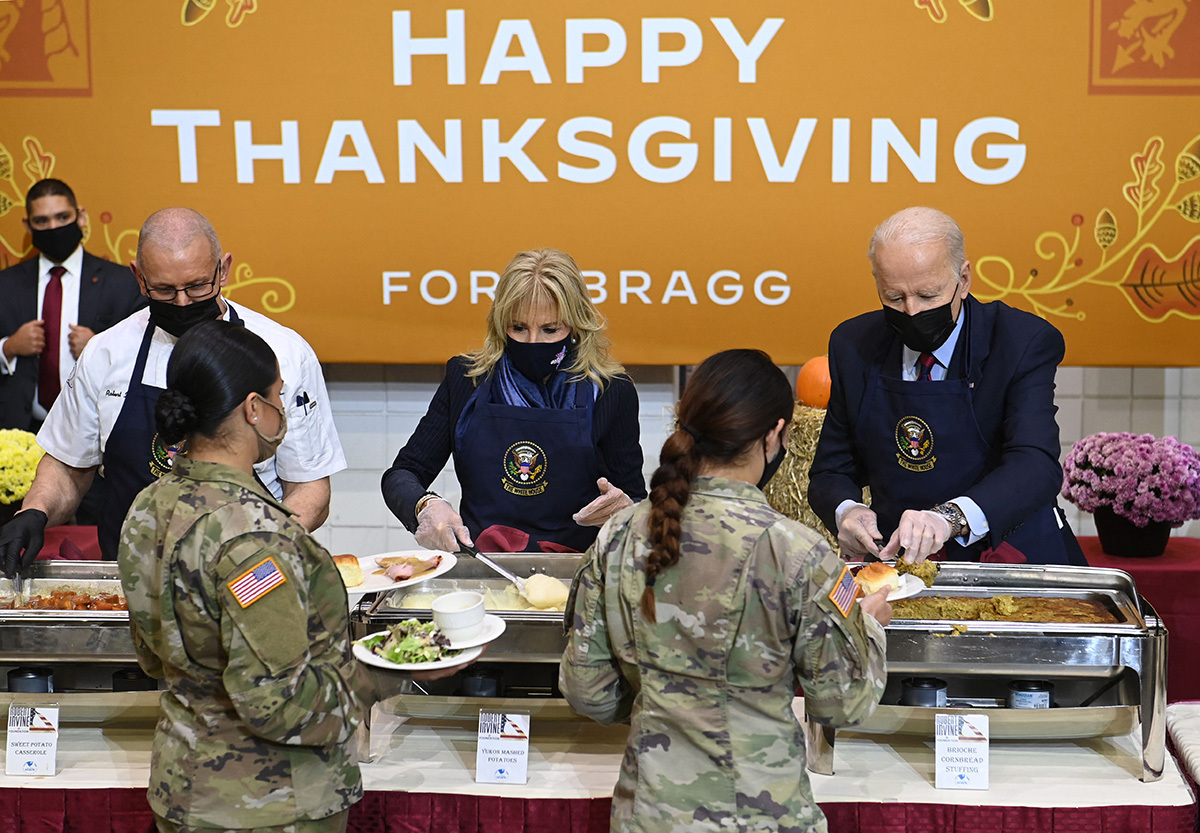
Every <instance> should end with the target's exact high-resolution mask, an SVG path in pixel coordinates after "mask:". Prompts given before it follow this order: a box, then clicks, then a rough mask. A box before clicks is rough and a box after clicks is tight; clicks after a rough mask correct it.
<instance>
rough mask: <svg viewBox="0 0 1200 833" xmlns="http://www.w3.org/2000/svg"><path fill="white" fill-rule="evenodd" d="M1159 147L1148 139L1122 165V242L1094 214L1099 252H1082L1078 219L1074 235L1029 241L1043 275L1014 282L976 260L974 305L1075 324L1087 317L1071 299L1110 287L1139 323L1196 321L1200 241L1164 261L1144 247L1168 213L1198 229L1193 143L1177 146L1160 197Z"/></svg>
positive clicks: (1198, 139)
mask: <svg viewBox="0 0 1200 833" xmlns="http://www.w3.org/2000/svg"><path fill="white" fill-rule="evenodd" d="M1165 146H1166V145H1165V142H1164V141H1163V139H1162V137H1161V136H1152V137H1151V138H1150V139H1148V140H1147V141H1146V144H1145V147H1143V148H1142V150H1141V152H1140V153H1134V154H1133V155H1131V156H1130V158H1129V165H1130V167H1131V168H1132V169H1133V173H1134V181H1133V182H1127V183H1125V184H1124V185H1123V186H1122V194H1123V196H1124V197H1125V199H1126V200H1127V201H1128V203H1129V204H1130V205H1131V206H1132V207H1133V211H1134V219H1135V220H1136V221H1137V222H1136V225H1137V227H1136V229H1135V230H1134V231H1133V233H1132V234H1131V235H1130V237H1129V239H1128V240H1122V239H1121V237H1120V235H1119V233H1118V230H1119V228H1120V225H1121V224H1120V222H1119V220H1118V217H1117V214H1116V212H1114V211H1113V210H1111V209H1109V208H1107V207H1106V208H1102V209H1101V210H1100V211H1099V212H1098V213H1097V214H1096V218H1095V220H1094V221H1093V225H1092V238H1093V239H1094V240H1095V243H1096V247H1097V249H1098V250H1099V251H1098V252H1093V253H1091V254H1088V253H1086V252H1083V251H1081V250H1080V246H1081V244H1082V242H1083V239H1084V238H1083V235H1082V234H1081V230H1082V227H1083V226H1084V224H1085V223H1086V218H1085V217H1084V215H1083V214H1076V215H1074V216H1073V217H1072V218H1071V225H1072V226H1073V227H1074V231H1072V232H1069V233H1063V232H1059V231H1044V232H1042V233H1041V234H1039V235H1038V236H1037V238H1036V239H1035V240H1034V244H1033V251H1034V253H1035V254H1036V255H1037V257H1038V258H1040V259H1041V260H1043V261H1046V262H1047V263H1048V264H1050V266H1051V268H1049V269H1045V270H1042V269H1037V268H1032V269H1029V270H1028V273H1027V274H1026V275H1025V276H1020V277H1019V276H1018V275H1017V269H1016V268H1015V267H1014V266H1013V264H1012V261H1010V260H1009V259H1007V258H1004V257H999V256H994V255H985V256H983V257H980V258H977V259H976V261H975V277H976V279H977V282H976V283H975V284H974V291H975V294H976V295H977V296H978V297H979V298H980V299H981V300H1001V299H1004V298H1010V297H1012V296H1017V297H1018V298H1020V299H1021V300H1022V301H1024V302H1025V304H1027V305H1028V306H1029V307H1030V308H1031V309H1032V310H1033V312H1035V313H1036V314H1038V315H1040V316H1042V317H1043V318H1047V317H1049V316H1059V317H1062V318H1073V319H1075V320H1076V321H1083V320H1085V319H1086V318H1087V311H1086V310H1085V309H1083V308H1082V306H1081V305H1080V304H1078V303H1077V298H1075V297H1072V293H1074V292H1075V290H1078V289H1079V288H1081V287H1085V286H1091V287H1110V288H1113V289H1116V290H1119V291H1120V292H1121V293H1122V296H1123V297H1124V298H1125V299H1126V300H1127V301H1128V302H1129V304H1130V306H1131V307H1132V308H1133V310H1134V312H1135V313H1136V314H1137V315H1138V316H1139V317H1140V318H1142V319H1143V320H1144V321H1148V322H1151V323H1158V322H1160V321H1162V320H1163V319H1164V318H1166V317H1168V316H1170V315H1177V316H1181V317H1183V318H1187V319H1191V320H1200V299H1198V296H1200V277H1198V276H1197V268H1198V265H1200V264H1198V257H1197V253H1198V252H1200V235H1197V236H1194V237H1192V239H1191V240H1189V241H1187V242H1186V243H1184V245H1183V249H1182V250H1181V252H1180V254H1179V255H1178V256H1177V257H1175V258H1174V259H1168V258H1166V257H1164V256H1163V254H1162V252H1161V251H1160V250H1159V249H1157V248H1155V247H1154V245H1153V244H1152V243H1150V240H1149V235H1150V233H1151V232H1152V231H1153V230H1154V227H1155V225H1156V224H1157V223H1158V221H1159V220H1161V219H1162V218H1163V216H1164V215H1167V216H1168V217H1170V216H1173V212H1178V214H1179V216H1180V217H1181V218H1182V219H1184V220H1187V221H1189V222H1192V223H1197V224H1200V190H1191V189H1194V188H1195V186H1194V185H1187V183H1190V182H1192V181H1193V180H1196V179H1200V136H1193V137H1192V138H1191V139H1190V140H1189V141H1188V142H1186V143H1184V146H1183V149H1182V150H1181V151H1179V153H1178V155H1177V156H1176V157H1175V165H1174V172H1175V181H1174V182H1173V183H1172V184H1171V186H1170V188H1168V189H1166V193H1163V189H1162V188H1161V187H1160V180H1161V178H1162V175H1163V173H1164V172H1165V171H1166V166H1165V165H1164V164H1163V161H1162V152H1163V149H1164V148H1165ZM1185 186H1186V188H1187V190H1185ZM1126 228H1128V225H1127V226H1126ZM989 290H990V291H989Z"/></svg>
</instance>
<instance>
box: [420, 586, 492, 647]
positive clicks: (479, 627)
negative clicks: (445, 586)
mask: <svg viewBox="0 0 1200 833" xmlns="http://www.w3.org/2000/svg"><path fill="white" fill-rule="evenodd" d="M430 608H431V609H432V610H433V621H434V623H435V624H436V625H437V626H438V630H440V631H441V632H442V633H443V634H445V635H446V638H447V639H449V640H450V641H451V642H462V641H465V640H468V639H471V638H473V637H475V636H478V635H479V634H480V633H482V632H483V613H484V611H483V594H482V593H476V592H474V591H473V590H460V591H458V592H457V593H447V594H446V595H444V596H438V597H437V598H436V599H434V600H433V604H431V605H430Z"/></svg>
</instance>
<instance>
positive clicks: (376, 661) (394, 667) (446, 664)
mask: <svg viewBox="0 0 1200 833" xmlns="http://www.w3.org/2000/svg"><path fill="white" fill-rule="evenodd" d="M372 636H374V634H372ZM363 638H364V639H369V638H370V637H363ZM360 641H361V640H360ZM353 650H354V657H355V659H357V660H358V661H359V662H365V663H366V664H367V665H374V666H375V667H376V668H386V669H387V670H388V671H437V670H439V669H441V668H454V667H455V666H458V665H463V664H465V663H468V662H470V661H471V660H473V659H475V658H476V657H477V656H479V655H480V654H482V653H483V646H482V645H477V646H475V647H474V648H467V649H466V650H465V651H463V652H462V653H459V654H455V655H454V656H452V657H447V658H446V659H439V660H437V661H436V662H388V661H387V660H386V659H384V658H383V657H381V656H379V655H378V654H374V653H371V649H370V648H366V647H364V646H362V645H360V644H359V643H358V642H355V643H354V645H353Z"/></svg>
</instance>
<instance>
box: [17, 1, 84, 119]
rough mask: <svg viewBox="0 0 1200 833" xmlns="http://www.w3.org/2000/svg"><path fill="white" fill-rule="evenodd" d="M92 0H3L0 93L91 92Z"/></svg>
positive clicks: (69, 93)
mask: <svg viewBox="0 0 1200 833" xmlns="http://www.w3.org/2000/svg"><path fill="white" fill-rule="evenodd" d="M88 14H89V9H88V0H0V95H8V96H21V95H72V96H90V95H91V94H92V69H91V63H92V62H91V31H90V26H89V19H88Z"/></svg>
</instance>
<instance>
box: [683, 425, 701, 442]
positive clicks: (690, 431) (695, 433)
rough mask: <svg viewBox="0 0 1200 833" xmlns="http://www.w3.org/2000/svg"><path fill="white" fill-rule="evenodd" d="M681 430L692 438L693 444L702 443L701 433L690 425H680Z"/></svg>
mask: <svg viewBox="0 0 1200 833" xmlns="http://www.w3.org/2000/svg"><path fill="white" fill-rule="evenodd" d="M679 430H680V431H683V432H684V433H685V434H688V435H690V436H691V438H692V441H693V442H700V432H699V431H697V430H696V429H695V428H692V427H691V426H690V425H682V424H681V425H680V426H679Z"/></svg>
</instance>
